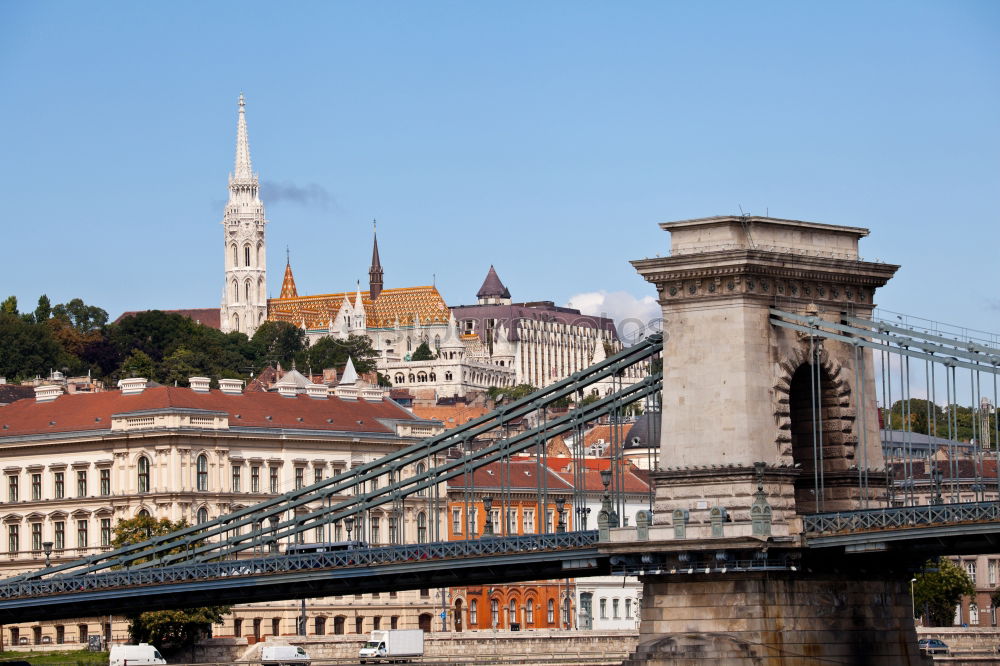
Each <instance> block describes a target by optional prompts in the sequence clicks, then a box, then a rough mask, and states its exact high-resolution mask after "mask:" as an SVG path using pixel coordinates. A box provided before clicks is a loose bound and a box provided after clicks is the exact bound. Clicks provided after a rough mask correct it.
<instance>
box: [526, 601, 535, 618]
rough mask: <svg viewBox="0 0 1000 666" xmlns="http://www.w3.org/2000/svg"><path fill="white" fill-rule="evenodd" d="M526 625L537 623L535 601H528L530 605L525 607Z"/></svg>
mask: <svg viewBox="0 0 1000 666" xmlns="http://www.w3.org/2000/svg"><path fill="white" fill-rule="evenodd" d="M524 623H525V624H534V623H535V600H534V599H528V603H526V604H525V605H524Z"/></svg>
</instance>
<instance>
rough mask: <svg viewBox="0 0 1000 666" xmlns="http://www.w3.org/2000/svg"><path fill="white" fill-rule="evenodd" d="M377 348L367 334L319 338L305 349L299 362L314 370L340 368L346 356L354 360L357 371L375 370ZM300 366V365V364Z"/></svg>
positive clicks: (345, 361) (343, 364)
mask: <svg viewBox="0 0 1000 666" xmlns="http://www.w3.org/2000/svg"><path fill="white" fill-rule="evenodd" d="M378 355H379V354H378V350H376V349H374V348H373V347H372V341H371V338H369V337H368V336H367V335H349V336H348V337H347V338H346V339H340V340H337V339H334V338H330V337H326V338H320V339H319V340H317V341H316V343H315V344H313V345H310V346H309V348H308V349H306V351H305V353H304V355H303V357H302V361H300V363H302V364H304V365H306V366H307V367H311V368H313V369H314V370H317V371H318V370H320V369H322V368H342V367H344V366H345V365H347V357H348V356H350V357H351V360H352V361H353V362H354V369H355V370H357V371H358V372H359V373H365V372H372V371H374V370H375V361H376V359H377V358H378ZM300 367H301V366H300Z"/></svg>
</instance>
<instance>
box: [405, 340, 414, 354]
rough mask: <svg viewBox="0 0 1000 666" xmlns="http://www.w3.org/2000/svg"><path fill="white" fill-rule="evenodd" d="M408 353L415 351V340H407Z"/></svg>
mask: <svg viewBox="0 0 1000 666" xmlns="http://www.w3.org/2000/svg"><path fill="white" fill-rule="evenodd" d="M406 351H413V340H411V339H409V338H406Z"/></svg>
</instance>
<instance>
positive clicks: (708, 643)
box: [0, 216, 1000, 664]
mask: <svg viewBox="0 0 1000 666" xmlns="http://www.w3.org/2000/svg"><path fill="white" fill-rule="evenodd" d="M662 227H663V228H664V229H665V230H667V231H669V232H670V233H671V237H672V251H671V254H670V255H669V256H666V257H657V258H654V259H643V260H638V261H635V262H633V264H634V265H635V267H636V269H637V270H638V271H639V273H640V274H641V275H643V277H645V278H646V279H647V280H648V281H650V282H651V283H653V284H654V285H655V286H656V289H657V294H658V299H659V302H660V304H661V305H662V307H663V314H664V327H663V329H664V330H663V333H662V334H660V333H657V334H654V335H651V336H649V337H648V338H646V339H645V340H643V341H641V342H639V343H638V344H636V345H634V346H632V347H629V348H627V349H625V350H623V351H622V352H620V353H618V354H616V355H614V356H611V357H609V358H607V359H606V360H604V361H602V362H600V363H598V364H596V365H594V366H592V367H590V368H588V369H586V370H583V371H581V372H578V373H576V374H574V375H573V376H571V377H569V378H567V379H565V380H563V381H560V382H558V383H555V384H552V385H550V386H547V387H545V388H543V389H541V390H539V391H537V392H536V393H534V394H532V395H529V396H527V397H525V398H522V399H520V400H517V401H515V402H512V403H510V404H506V405H502V406H500V407H499V408H497V409H496V410H495V411H493V412H491V413H489V414H487V415H485V416H482V417H480V418H478V419H475V420H473V421H470V422H469V423H466V424H463V425H462V426H460V427H457V428H455V429H453V430H448V431H446V432H444V433H442V434H440V435H437V436H434V437H431V438H428V439H426V440H424V441H422V442H420V443H418V444H415V445H413V446H410V447H408V448H406V449H403V450H400V451H399V452H396V453H393V454H391V455H388V456H386V457H385V458H383V459H380V460H378V461H376V462H373V463H368V464H365V465H361V466H359V467H356V468H354V469H351V470H349V471H346V472H344V473H342V474H339V475H337V476H335V477H332V478H329V479H325V480H323V481H320V482H318V483H315V484H313V485H311V486H306V487H304V488H302V489H300V490H296V491H292V492H289V493H286V494H284V495H281V496H278V497H275V498H273V499H269V500H267V501H265V502H261V503H259V504H256V505H254V506H250V507H247V508H245V509H241V510H239V511H235V512H233V513H230V514H228V515H224V516H221V517H219V518H218V519H215V520H212V521H210V522H207V523H203V524H199V525H193V526H190V527H187V528H185V529H182V530H180V531H178V532H175V533H173V534H169V535H166V536H161V537H155V538H152V539H150V540H148V541H146V542H143V543H140V544H136V545H133V546H127V547H124V548H119V549H117V550H113V551H111V552H108V553H105V554H102V555H99V556H92V557H88V558H85V559H80V560H77V561H73V562H68V563H64V564H60V565H58V566H50V567H45V568H42V569H39V570H37V571H33V572H30V573H26V574H22V575H20V576H17V577H14V578H9V579H7V580H4V581H0V622H4V621H10V620H18V621H25V620H41V619H53V618H63V617H75V616H79V615H81V614H83V613H86V614H100V613H107V612H110V611H114V612H123V611H127V610H134V609H145V610H150V609H156V608H171V607H178V606H197V605H204V604H206V603H208V602H212V603H240V602H248V601H262V600H276V599H290V598H306V597H317V596H325V595H336V594H347V593H362V592H380V591H392V590H402V589H416V588H427V587H437V586H452V585H455V586H457V585H470V584H487V583H502V582H512V581H523V580H539V579H546V578H565V577H575V578H577V577H585V576H591V575H608V574H609V573H616V574H621V575H639V576H641V577H642V580H643V582H644V593H643V607H642V624H641V628H640V645H639V648H638V650H637V651H636V653H635V654H633V655H632V656H631V657H630V659H629V660H627V662H626V663H629V664H640V663H643V664H659V663H679V662H678V661H677V660H679V659H690V660H691V662H690V663H697V662H698V661H699V660H709V659H711V660H714V661H720V662H722V663H734V664H742V663H746V664H750V663H755V664H756V663H769V664H770V663H774V664H779V663H780V664H785V663H789V664H790V663H811V662H810V660H812V659H817V658H819V659H824V660H827V661H830V662H832V663H886V664H889V663H923V661H922V659H923V657H922V656H921V655H919V654H918V653H917V651H916V638H915V633H914V629H913V619H912V609H911V599H910V587H909V581H910V579H911V577H912V576H913V574H914V572H917V571H919V570H921V568H922V567H923V566H924V563H925V562H926V561H927V560H928V559H929V558H933V557H937V556H941V555H952V554H968V553H987V552H1000V506H998V503H997V502H998V498H1000V475H998V474H997V469H998V467H1000V447H998V446H997V444H998V443H1000V424H998V419H997V415H996V405H997V403H998V397H1000V396H998V375H1000V341H998V340H997V339H996V338H995V337H994V336H991V335H989V334H985V333H979V332H976V331H969V330H965V329H959V328H954V327H947V326H944V325H941V324H938V323H935V322H931V321H927V320H917V319H913V318H910V317H904V316H902V315H896V314H895V313H887V312H885V311H880V310H878V309H877V308H876V306H875V301H874V297H875V291H876V289H877V288H878V287H881V286H882V285H884V284H885V283H886V282H887V281H888V280H889V279H890V278H891V277H892V275H893V274H894V273H895V271H896V269H897V268H898V267H897V266H892V265H889V264H883V263H879V262H866V261H864V260H862V259H861V258H860V255H859V254H858V241H859V239H860V238H862V237H864V236H865V235H866V234H867V230H864V229H859V228H854V227H841V226H834V225H827V224H817V223H808V222H799V221H793V220H780V219H775V218H752V217H746V216H744V217H718V218H704V219H700V220H685V221H682V222H673V223H667V224H664V225H662ZM658 367H662V371H658V372H651V369H653V368H658ZM637 369H641V370H642V371H641V372H638V371H637ZM596 385H601V386H602V387H605V390H603V392H602V393H601V395H600V397H598V398H597V399H594V400H592V401H588V400H581V399H580V398H582V397H583V396H585V395H589V394H590V389H591V388H592V387H594V386H596ZM607 387H610V388H607ZM568 400H574V401H576V405H577V407H575V408H574V409H571V410H569V411H565V412H562V411H553V410H552V409H551V408H552V407H554V406H557V405H562V404H565V403H566V402H567V401H568ZM637 402H641V403H642V404H643V405H644V406H645V408H646V409H647V410H650V411H654V412H656V418H657V419H659V421H660V423H662V429H661V433H662V434H661V447H660V453H659V465H658V469H657V470H656V471H654V472H652V474H651V476H652V481H653V485H654V487H655V496H654V497H652V498H651V500H650V507H649V510H648V511H641V512H639V515H638V516H637V517H636V520H635V523H634V524H633V525H627V524H623V523H625V521H624V520H623V517H622V509H623V506H624V501H623V495H624V488H623V486H622V482H621V479H622V470H623V469H624V465H625V462H624V458H623V456H622V444H623V443H622V441H621V428H613V429H612V432H614V431H616V430H618V431H619V434H618V436H617V438H613V441H612V447H611V452H610V457H611V465H610V470H609V472H607V473H606V474H604V479H603V481H604V486H605V493H604V498H603V504H602V509H601V511H600V513H599V515H598V517H597V529H596V530H588V529H585V527H586V526H585V524H584V525H579V524H577V525H574V526H573V529H567V523H568V521H567V520H566V514H567V513H569V514H570V515H572V512H574V511H576V510H578V509H580V508H581V507H582V506H583V502H584V499H583V494H582V489H581V490H576V491H573V492H572V493H566V494H562V495H560V494H559V493H555V492H554V491H552V490H551V489H549V488H547V487H545V485H544V478H545V477H544V475H536V476H537V478H538V487H537V489H536V492H537V495H538V502H539V505H540V506H548V505H549V504H550V503H551V502H555V503H556V504H557V506H558V507H559V512H558V513H559V520H558V522H557V524H556V525H554V526H552V527H551V528H548V529H550V530H551V533H547V532H546V529H547V526H546V524H545V521H539V525H538V526H537V532H538V533H536V534H526V535H520V536H510V535H506V534H503V533H502V530H500V529H499V526H494V525H493V524H492V522H491V520H490V518H489V516H490V510H489V509H490V507H489V506H486V507H485V508H486V510H487V511H486V513H487V516H488V518H487V526H486V530H485V533H484V534H483V535H482V537H481V538H479V539H472V540H465V541H449V540H446V539H445V538H443V535H442V530H441V527H440V525H439V524H437V522H438V521H435V525H434V526H433V527H432V536H433V537H434V538H433V539H432V540H430V542H428V543H417V544H403V543H398V544H391V545H386V546H368V545H366V544H364V543H361V542H351V543H350V544H349V547H342V548H337V549H326V548H323V547H320V546H317V547H316V548H314V549H312V550H311V551H310V549H309V548H308V544H309V543H310V542H311V541H313V540H315V541H316V542H317V543H318V544H323V543H326V541H324V540H322V539H319V538H318V537H317V536H316V535H320V534H329V533H330V528H331V526H332V525H334V524H338V525H343V526H346V528H347V532H348V542H350V534H351V529H352V526H354V525H360V524H362V522H363V521H364V520H365V516H366V515H367V512H369V511H370V510H371V509H373V508H375V507H381V506H386V505H388V506H398V505H399V504H400V503H401V502H402V500H403V498H405V497H407V496H409V495H412V494H418V493H419V494H422V495H423V496H428V495H429V496H431V497H432V498H434V501H440V492H441V491H440V488H441V486H442V484H444V483H445V482H446V481H448V480H449V479H454V478H456V477H461V478H463V479H473V478H474V476H473V475H472V472H474V471H475V470H476V469H480V468H482V467H484V466H487V465H494V464H500V465H501V466H502V465H505V464H509V462H510V460H511V458H512V457H513V456H516V455H518V454H526V455H532V456H534V457H535V458H536V459H537V460H542V459H544V457H545V455H546V453H545V451H546V447H545V443H546V442H547V441H548V440H549V439H550V438H552V437H555V436H557V435H562V434H567V433H570V434H573V433H576V434H579V433H580V432H582V430H583V429H584V428H586V427H587V425H588V424H592V423H594V422H596V421H598V420H605V421H608V422H610V423H612V424H620V423H622V422H623V420H624V417H623V414H624V413H625V411H626V410H627V409H628V407H629V406H630V405H634V404H635V403H637ZM924 412H926V413H924ZM969 414H971V415H972V416H971V418H970V417H969V416H968V415H969ZM526 417H530V425H529V427H527V428H525V429H523V430H520V431H517V432H512V429H511V428H510V425H511V424H512V423H520V422H521V421H522V420H523V419H525V418H526ZM960 417H961V419H962V423H960V422H959V421H960ZM962 433H965V434H966V435H967V434H968V433H971V437H968V436H963V434H962ZM581 440H582V438H580V437H575V438H574V439H573V441H574V451H573V456H574V457H579V458H582V457H583V456H584V455H585V452H584V451H583V450H582V445H580V442H581ZM418 462H421V463H424V466H423V469H425V470H426V471H423V472H422V473H416V474H409V475H407V474H404V470H410V469H413V468H414V466H415V464H416V463H418ZM466 490H467V491H468V492H466V500H465V501H466V503H467V504H469V503H471V502H473V501H474V500H473V496H474V495H475V493H474V492H473V491H474V488H468V487H467V488H466ZM501 494H502V493H501ZM492 499H493V498H486V499H485V500H484V502H487V503H488V502H491V501H492ZM497 501H500V499H499V498H498V500H497ZM577 515H579V514H577ZM581 527H583V528H584V529H580V528H581ZM681 663H688V662H681Z"/></svg>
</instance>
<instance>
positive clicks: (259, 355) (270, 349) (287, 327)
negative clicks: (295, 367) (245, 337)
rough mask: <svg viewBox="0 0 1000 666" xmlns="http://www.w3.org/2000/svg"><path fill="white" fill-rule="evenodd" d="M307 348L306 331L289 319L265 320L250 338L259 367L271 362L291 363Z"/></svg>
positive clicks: (253, 355)
mask: <svg viewBox="0 0 1000 666" xmlns="http://www.w3.org/2000/svg"><path fill="white" fill-rule="evenodd" d="M305 348H306V332H305V331H303V330H302V329H301V328H299V327H298V326H295V325H294V324H289V323H288V322H287V321H265V322H264V323H263V324H261V325H260V327H259V328H258V329H257V331H256V332H255V333H254V334H253V338H251V339H250V351H251V356H252V358H253V359H254V362H255V365H256V366H257V367H263V366H264V365H267V364H269V363H281V364H283V365H290V364H291V362H292V359H293V358H295V355H296V354H298V353H299V352H301V351H303V350H304V349H305Z"/></svg>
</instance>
